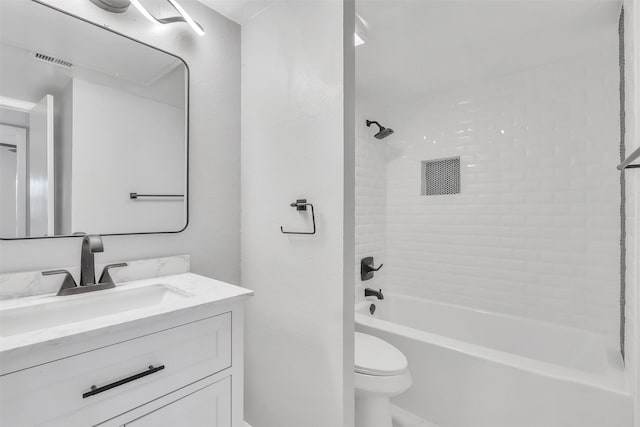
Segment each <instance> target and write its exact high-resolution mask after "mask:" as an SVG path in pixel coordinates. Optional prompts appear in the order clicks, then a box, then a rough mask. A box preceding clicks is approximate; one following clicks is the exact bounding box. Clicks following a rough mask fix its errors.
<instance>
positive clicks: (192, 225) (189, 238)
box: [0, 0, 240, 283]
mask: <svg viewBox="0 0 640 427" xmlns="http://www.w3.org/2000/svg"><path fill="white" fill-rule="evenodd" d="M23 3H24V7H43V6H41V5H38V4H36V3H35V2H23ZM49 3H50V4H53V5H56V6H57V7H59V8H61V9H65V10H68V11H70V12H73V13H75V14H78V15H80V16H82V17H84V18H87V19H90V20H94V21H97V22H99V23H101V24H106V25H108V26H110V28H112V29H114V30H117V31H121V32H123V33H124V34H127V35H128V36H131V37H134V38H137V39H140V40H143V41H145V42H146V43H149V44H151V45H154V46H157V47H159V48H161V49H164V50H167V51H169V52H171V53H174V54H176V55H178V56H181V57H182V58H183V59H184V60H185V61H186V62H187V64H188V65H189V68H190V71H191V104H190V109H191V118H190V126H191V128H190V196H191V197H190V201H189V208H190V216H189V227H188V228H187V230H186V231H184V232H183V233H180V234H160V235H147V236H114V237H105V238H104V245H105V252H104V253H103V254H98V255H97V256H96V261H97V262H109V261H114V260H126V259H140V258H148V257H155V256H163V255H170V254H179V253H190V254H191V255H192V257H191V266H192V270H193V271H194V272H196V273H200V274H204V275H206V276H209V277H214V278H216V279H220V280H225V281H228V282H231V283H238V282H239V280H240V266H239V258H240V238H239V230H240V215H239V213H238V212H239V210H240V147H239V143H240V27H239V26H238V25H237V24H235V23H233V22H231V21H229V20H227V19H226V18H224V17H222V16H221V15H219V14H217V13H215V12H213V11H212V10H211V9H209V8H207V7H205V6H204V5H202V4H200V3H199V2H197V1H195V0H183V1H182V2H181V4H182V5H183V7H184V8H185V9H187V10H188V11H189V12H191V13H192V14H193V16H195V17H196V19H197V20H198V22H200V24H201V25H202V26H203V27H205V29H206V31H207V33H206V35H205V36H203V37H199V36H197V35H195V34H193V32H192V31H191V30H190V29H189V28H188V27H187V26H184V25H179V24H176V25H167V26H163V27H157V26H155V25H153V24H152V23H150V22H148V21H147V20H146V19H144V18H143V17H142V16H141V15H139V13H138V12H137V11H136V10H135V8H133V7H132V8H130V10H129V11H127V12H126V13H125V14H123V15H118V14H110V13H108V12H105V11H103V10H101V9H99V8H98V7H96V6H94V5H93V4H92V3H91V2H88V1H75V2H69V1H67V0H50V1H49ZM79 255H80V240H79V239H77V238H63V239H46V240H33V241H24V240H23V241H0V272H3V273H4V272H11V271H21V270H47V269H51V268H59V267H63V266H71V265H77V264H78V263H79Z"/></svg>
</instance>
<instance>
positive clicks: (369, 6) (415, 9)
mask: <svg viewBox="0 0 640 427" xmlns="http://www.w3.org/2000/svg"><path fill="white" fill-rule="evenodd" d="M620 7H621V2H620V1H618V0H499V1H496V0H474V1H472V0H422V1H410V0H393V1H391V0H386V1H385V0H358V1H356V12H357V14H358V15H359V16H361V17H362V19H363V21H364V22H365V23H366V26H367V27H368V29H367V30H366V31H365V34H363V37H364V38H365V40H366V42H365V44H363V45H361V46H358V47H357V48H356V86H357V90H358V93H359V94H361V95H364V96H367V97H368V98H370V100H371V101H372V102H378V103H389V102H400V101H401V100H404V99H408V98H411V97H415V96H416V95H417V94H422V93H428V92H430V91H435V90H441V89H445V88H449V87H453V86H456V85H461V84H466V83H470V82H474V81H482V80H485V79H487V78H491V77H495V76H499V75H505V74H510V73H513V72H517V71H519V70H524V69H527V68H531V67H535V66H540V65H543V64H546V63H550V62H553V61H557V60H559V59H562V58H568V57H570V56H572V55H577V54H580V53H584V52H587V51H588V50H589V49H593V47H594V46H601V45H602V44H601V43H602V42H603V40H606V41H607V42H609V43H611V42H612V40H613V43H615V40H617V25H618V17H619V14H620Z"/></svg>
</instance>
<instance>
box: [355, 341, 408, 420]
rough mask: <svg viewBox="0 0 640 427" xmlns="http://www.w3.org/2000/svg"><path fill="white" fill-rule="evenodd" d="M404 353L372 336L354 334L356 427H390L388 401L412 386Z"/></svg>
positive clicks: (389, 405) (389, 406) (389, 404)
mask: <svg viewBox="0 0 640 427" xmlns="http://www.w3.org/2000/svg"><path fill="white" fill-rule="evenodd" d="M408 365H409V363H408V362H407V358H406V357H405V355H404V354H402V352H401V351H400V350H398V349H397V348H395V347H394V346H392V345H391V344H389V343H388V342H386V341H384V340H382V339H380V338H378V337H374V336H373V335H368V334H363V333H361V332H356V333H355V394H356V395H355V421H356V423H355V425H356V427H391V403H390V400H389V399H390V398H391V397H393V396H397V395H399V394H401V393H404V392H405V391H407V390H408V389H409V387H411V374H410V373H409V368H408Z"/></svg>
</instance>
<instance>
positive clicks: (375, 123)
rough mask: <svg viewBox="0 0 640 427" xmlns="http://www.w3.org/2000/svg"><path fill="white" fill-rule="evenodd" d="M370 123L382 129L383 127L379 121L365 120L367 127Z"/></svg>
mask: <svg viewBox="0 0 640 427" xmlns="http://www.w3.org/2000/svg"><path fill="white" fill-rule="evenodd" d="M360 123H362V122H360ZM372 124H374V125H376V126H378V129H380V130H382V129H384V127H383V126H382V125H381V124H380V123H378V122H376V121H375V120H367V127H371V125H372Z"/></svg>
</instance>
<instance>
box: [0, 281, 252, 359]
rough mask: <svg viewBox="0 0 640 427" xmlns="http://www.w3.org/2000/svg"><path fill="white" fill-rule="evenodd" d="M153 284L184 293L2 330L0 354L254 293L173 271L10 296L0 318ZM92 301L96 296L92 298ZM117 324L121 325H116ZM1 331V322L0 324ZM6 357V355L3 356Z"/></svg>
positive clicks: (1, 306) (1, 305) (13, 353)
mask: <svg viewBox="0 0 640 427" xmlns="http://www.w3.org/2000/svg"><path fill="white" fill-rule="evenodd" d="M153 285H163V286H164V287H166V288H167V289H169V290H170V291H173V292H175V293H177V294H179V295H182V296H183V297H180V298H169V299H168V300H167V301H166V302H165V301H163V302H161V303H158V304H155V305H150V306H146V307H141V308H130V309H126V310H124V311H119V312H117V313H115V314H107V315H101V316H97V317H94V318H90V319H88V320H82V321H75V322H71V323H63V324H59V325H54V326H52V327H46V328H40V329H36V330H32V331H26V332H20V333H15V334H9V333H1V334H0V335H2V336H1V337H0V356H4V357H3V359H5V357H8V356H9V355H11V357H12V358H13V357H19V356H20V353H23V352H30V351H31V350H34V346H35V347H40V345H46V346H47V347H52V346H60V345H62V344H65V345H66V344H69V342H73V341H78V340H82V339H83V338H84V337H86V336H87V335H93V336H95V332H96V331H103V332H104V331H109V330H111V329H113V328H116V329H121V327H122V326H123V325H124V326H125V327H126V326H128V325H129V324H132V322H137V321H140V320H143V319H149V318H153V320H154V321H155V320H164V319H168V318H169V317H170V316H174V315H177V314H179V313H184V312H187V311H189V310H194V309H197V308H198V307H203V306H206V305H211V304H227V303H231V302H233V301H237V300H239V299H245V298H247V297H249V296H250V295H252V294H253V291H251V290H249V289H245V288H241V287H238V286H234V285H230V284H228V283H224V282H220V281H218V280H214V279H209V278H207V277H203V276H200V275H197V274H193V273H182V274H174V275H169V276H160V277H152V278H148V279H142V280H135V281H130V282H124V283H118V284H117V286H116V288H115V289H108V290H101V291H95V292H90V293H86V294H80V295H72V296H61V297H58V296H55V294H47V295H36V296H30V297H24V298H13V299H9V300H3V301H0V322H2V318H3V317H4V316H11V312H13V313H15V312H16V310H15V309H21V308H28V309H29V310H31V309H32V308H33V310H35V311H34V313H36V314H37V313H38V310H42V311H43V313H44V311H45V310H46V306H51V304H55V302H54V301H60V300H61V299H64V301H69V302H71V301H73V300H74V299H76V300H77V301H78V303H79V305H81V304H82V301H87V298H100V297H101V296H102V297H105V296H107V295H109V294H112V293H116V292H122V291H127V292H128V291H129V290H133V289H138V288H144V287H149V286H153ZM94 301H95V300H94ZM119 327H120V328H119ZM0 331H2V325H1V324H0ZM5 360H6V359H5Z"/></svg>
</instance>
